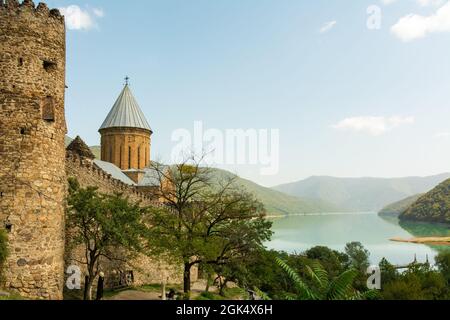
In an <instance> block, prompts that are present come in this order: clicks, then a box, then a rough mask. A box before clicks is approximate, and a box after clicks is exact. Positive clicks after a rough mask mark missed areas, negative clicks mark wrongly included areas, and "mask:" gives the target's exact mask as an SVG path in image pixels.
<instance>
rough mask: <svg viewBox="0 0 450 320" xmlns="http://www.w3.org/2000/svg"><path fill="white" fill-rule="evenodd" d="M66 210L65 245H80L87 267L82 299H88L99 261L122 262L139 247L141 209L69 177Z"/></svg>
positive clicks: (142, 236) (142, 232) (142, 231)
mask: <svg viewBox="0 0 450 320" xmlns="http://www.w3.org/2000/svg"><path fill="white" fill-rule="evenodd" d="M68 205H69V207H68V210H67V223H66V227H67V234H68V237H67V238H68V248H69V250H70V249H71V248H74V247H77V246H80V245H82V247H83V251H84V260H82V261H77V262H78V263H81V264H84V265H85V266H86V269H87V274H88V275H87V282H86V284H85V286H86V287H85V289H86V290H85V297H84V299H85V300H91V299H92V286H93V283H94V281H95V279H96V277H97V276H98V275H99V273H100V271H101V270H102V261H104V260H105V259H106V260H110V261H122V262H126V261H127V259H129V256H128V255H130V254H132V252H138V251H141V250H142V246H143V243H144V242H143V241H144V239H145V236H146V233H147V228H146V227H145V225H144V224H143V223H142V218H143V215H144V213H145V209H142V208H141V207H140V206H139V205H138V204H130V203H129V202H128V200H127V199H125V198H123V197H122V196H121V195H120V194H115V195H106V194H101V193H99V192H98V191H97V189H96V188H92V187H88V188H81V187H80V185H79V183H78V182H77V181H76V180H74V179H70V180H69V197H68Z"/></svg>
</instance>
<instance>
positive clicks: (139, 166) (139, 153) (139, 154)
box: [138, 147, 141, 169]
mask: <svg viewBox="0 0 450 320" xmlns="http://www.w3.org/2000/svg"><path fill="white" fill-rule="evenodd" d="M138 169H141V147H138Z"/></svg>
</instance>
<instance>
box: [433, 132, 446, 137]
mask: <svg viewBox="0 0 450 320" xmlns="http://www.w3.org/2000/svg"><path fill="white" fill-rule="evenodd" d="M434 137H435V138H436V139H443V138H450V132H439V133H436V134H435V135H434Z"/></svg>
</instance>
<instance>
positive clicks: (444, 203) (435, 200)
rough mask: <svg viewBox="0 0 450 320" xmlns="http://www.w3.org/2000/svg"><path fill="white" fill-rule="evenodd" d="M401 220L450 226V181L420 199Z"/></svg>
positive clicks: (401, 216)
mask: <svg viewBox="0 0 450 320" xmlns="http://www.w3.org/2000/svg"><path fill="white" fill-rule="evenodd" d="M400 219H401V220H410V221H422V222H433V223H435V222H436V223H446V224H450V179H449V180H446V181H444V182H443V183H441V184H440V185H438V186H437V187H436V188H434V189H433V190H431V191H430V192H428V193H427V194H425V195H424V196H422V197H420V198H419V200H417V201H416V202H415V203H414V204H413V205H412V206H410V207H409V208H408V209H407V210H406V211H405V212H404V213H403V214H401V215H400Z"/></svg>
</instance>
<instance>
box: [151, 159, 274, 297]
mask: <svg viewBox="0 0 450 320" xmlns="http://www.w3.org/2000/svg"><path fill="white" fill-rule="evenodd" d="M201 162H202V159H200V160H198V161H197V160H196V159H195V157H190V158H188V159H187V160H186V161H184V162H182V163H181V164H178V165H174V166H170V167H168V166H163V165H160V164H158V163H153V164H152V167H151V168H152V170H153V171H154V173H155V177H156V178H155V179H156V180H157V183H156V184H157V185H158V186H159V187H158V196H159V198H160V199H161V200H162V201H163V202H164V203H165V206H164V207H162V208H153V209H152V214H150V215H149V221H148V223H149V224H150V225H151V226H152V234H153V236H152V239H154V240H155V241H156V243H155V244H154V246H153V248H162V249H164V250H165V251H166V252H168V253H169V254H172V255H173V256H175V257H176V258H178V259H180V260H181V261H182V262H183V265H184V272H183V280H184V281H183V282H184V286H183V289H184V292H185V294H186V295H187V296H188V295H189V293H190V290H191V269H192V267H193V266H195V265H200V264H206V265H212V266H220V265H226V264H228V263H231V261H232V260H233V259H239V258H240V257H243V256H245V255H246V254H247V253H249V252H251V251H252V250H257V249H258V248H261V247H262V246H263V243H264V242H265V241H267V240H269V239H270V237H271V234H272V232H271V231H270V228H271V225H272V224H271V222H269V221H267V220H265V218H264V217H265V210H264V207H263V205H262V204H261V203H260V202H259V201H258V200H256V199H255V198H254V196H253V195H252V194H249V193H248V192H246V191H244V190H242V189H241V188H240V187H239V186H237V185H236V184H235V179H233V178H232V179H227V180H223V181H222V180H218V179H215V178H214V174H213V171H212V170H211V169H209V168H206V167H202V166H201Z"/></svg>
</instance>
